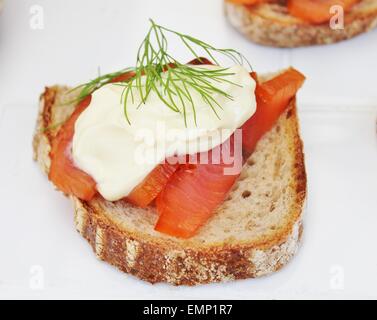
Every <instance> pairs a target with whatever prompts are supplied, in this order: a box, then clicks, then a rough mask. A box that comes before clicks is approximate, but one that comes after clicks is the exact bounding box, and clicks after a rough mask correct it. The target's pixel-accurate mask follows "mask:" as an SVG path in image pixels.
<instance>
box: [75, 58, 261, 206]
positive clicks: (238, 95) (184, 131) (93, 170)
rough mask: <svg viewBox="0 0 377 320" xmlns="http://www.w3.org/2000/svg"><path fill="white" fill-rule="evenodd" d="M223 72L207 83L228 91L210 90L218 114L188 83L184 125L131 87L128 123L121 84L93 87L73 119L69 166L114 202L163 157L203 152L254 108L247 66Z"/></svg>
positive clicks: (154, 97) (155, 100)
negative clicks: (222, 76)
mask: <svg viewBox="0 0 377 320" xmlns="http://www.w3.org/2000/svg"><path fill="white" fill-rule="evenodd" d="M191 67H192V68H205V69H216V68H220V67H218V66H212V65H202V66H191ZM228 71H229V75H227V76H226V79H227V80H229V81H226V82H224V81H223V82H213V85H214V86H216V87H218V88H219V89H220V90H222V91H225V92H226V93H228V94H229V95H230V96H232V99H229V98H227V97H225V96H223V95H221V94H218V93H216V94H214V95H213V98H214V99H215V100H216V101H217V102H218V104H219V105H220V106H221V108H219V107H216V112H217V113H218V116H219V117H216V115H215V114H214V112H213V110H212V109H211V107H210V106H209V105H208V103H206V102H205V101H203V99H202V98H201V97H200V95H199V94H198V93H197V92H196V91H194V90H192V89H190V88H189V91H190V94H191V96H192V99H193V104H194V105H195V114H196V124H195V121H194V118H195V117H194V110H193V109H192V107H191V103H190V102H189V101H188V100H187V99H185V100H186V101H185V106H186V119H187V125H186V126H185V124H184V121H183V119H184V118H183V116H182V114H181V113H178V112H175V111H173V110H171V109H169V108H168V107H167V106H166V105H165V104H164V103H163V102H162V101H161V99H160V98H159V97H158V95H157V94H156V93H154V92H151V94H150V95H149V97H148V99H147V101H146V102H145V104H141V101H140V98H139V95H138V94H137V91H134V92H133V96H134V101H132V99H130V98H129V100H128V103H127V112H128V117H129V119H130V122H131V123H130V124H129V123H128V122H127V121H126V118H125V115H124V105H123V103H122V102H121V97H122V91H123V87H122V86H120V85H119V84H108V85H105V86H103V87H102V88H100V89H98V90H96V91H95V92H94V93H93V94H92V100H91V103H90V105H89V106H88V108H87V109H86V110H85V111H84V112H82V114H81V115H80V116H79V118H78V119H77V121H76V124H75V133H74V137H73V142H72V156H73V160H74V163H75V165H76V166H77V167H78V168H80V169H81V170H83V171H85V172H86V173H88V174H89V175H91V176H92V177H93V179H94V180H95V181H96V182H97V189H98V192H99V193H100V194H101V195H102V196H103V197H104V198H105V199H107V200H109V201H115V200H119V199H121V198H123V197H126V196H127V195H128V194H129V193H130V192H131V191H132V189H133V188H134V187H135V186H136V185H138V184H139V183H140V182H141V181H143V179H144V178H145V177H146V176H147V175H148V174H149V173H150V172H151V171H152V170H153V169H154V168H155V167H156V166H157V165H158V164H159V163H161V162H162V161H163V160H164V159H165V158H167V157H169V156H172V155H185V154H195V153H197V152H205V151H208V150H210V149H212V148H214V147H216V146H217V145H220V144H221V143H223V142H224V141H225V140H227V139H228V138H229V136H230V135H231V134H232V133H233V132H234V131H235V130H236V129H237V128H239V127H241V126H242V124H243V123H244V122H245V121H246V120H248V119H249V118H250V117H251V116H252V115H253V113H254V112H255V109H256V101H255V94H254V90H255V81H254V80H253V79H252V78H251V77H250V75H249V73H248V71H247V70H246V69H245V68H244V67H242V66H239V65H235V66H233V67H230V68H229V70H228ZM143 80H145V79H143ZM235 84H236V85H235ZM163 94H164V93H163Z"/></svg>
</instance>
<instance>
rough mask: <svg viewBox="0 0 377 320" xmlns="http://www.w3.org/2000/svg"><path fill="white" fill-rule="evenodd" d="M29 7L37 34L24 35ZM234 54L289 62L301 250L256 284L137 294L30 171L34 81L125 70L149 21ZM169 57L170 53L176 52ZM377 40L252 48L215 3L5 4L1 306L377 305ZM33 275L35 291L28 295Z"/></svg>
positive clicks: (0, 93)
mask: <svg viewBox="0 0 377 320" xmlns="http://www.w3.org/2000/svg"><path fill="white" fill-rule="evenodd" d="M35 5H39V6H41V8H42V9H43V13H44V28H43V29H42V30H35V29H33V28H32V27H31V24H30V22H31V19H32V14H31V12H33V9H35V8H37V10H38V7H34V6H35ZM149 17H151V18H154V19H155V20H156V21H157V22H158V23H160V24H163V25H166V26H168V27H171V28H173V29H176V30H179V31H182V32H186V33H189V34H192V35H193V36H197V37H199V38H201V39H203V40H205V41H207V42H209V43H212V44H214V45H215V46H217V47H232V48H235V49H238V50H240V51H241V52H243V53H244V54H245V55H246V56H247V57H248V58H249V60H250V61H251V63H252V64H253V66H254V69H255V70H256V71H258V72H267V71H276V70H277V69H281V68H282V67H285V66H287V65H290V64H291V65H294V66H295V67H296V68H298V69H300V70H301V71H302V72H304V73H305V74H306V76H307V78H308V80H307V82H306V83H305V87H304V88H303V90H302V91H301V92H300V95H299V108H300V117H301V127H302V134H303V139H304V143H305V152H306V164H307V171H308V179H309V199H308V206H307V210H306V216H305V232H304V238H303V244H302V246H301V248H300V251H299V253H298V255H297V256H296V257H295V258H294V259H293V260H292V262H291V263H290V264H289V265H288V266H286V267H285V268H284V269H283V270H281V271H280V272H278V273H276V274H274V275H272V276H268V277H264V278H261V279H256V280H242V281H237V282H231V283H226V284H212V285H206V286H198V287H194V288H189V287H173V286H169V285H164V284H159V285H150V284H148V283H145V282H142V281H140V280H137V279H136V278H134V277H132V276H129V275H125V274H123V273H121V272H119V271H117V270H116V269H114V268H113V267H111V266H109V265H107V264H106V263H103V262H100V261H98V260H96V258H95V257H94V254H93V253H92V251H91V249H90V247H89V245H88V244H87V243H86V241H85V240H83V239H82V238H81V237H80V236H79V234H78V233H77V232H76V231H75V229H74V226H73V222H72V220H73V213H72V208H71V205H70V203H69V201H68V200H67V199H65V198H64V197H63V196H62V195H61V194H59V193H58V192H56V191H54V190H53V188H52V186H51V185H50V184H49V183H48V181H47V179H46V178H45V177H44V176H43V175H42V174H41V173H40V171H39V168H38V167H37V165H36V164H35V163H34V162H32V160H31V158H32V152H31V139H32V133H33V129H34V124H35V118H36V114H37V101H38V96H39V94H40V93H41V92H42V91H43V88H44V86H45V85H51V84H55V83H60V84H70V85H72V84H78V83H80V82H83V81H86V80H88V79H89V78H93V77H95V76H96V74H97V69H98V67H100V68H101V71H102V72H108V71H113V70H117V69H120V68H123V67H125V66H129V65H132V64H133V63H134V59H135V50H136V49H137V47H138V45H139V43H140V41H141V39H142V37H143V35H144V34H145V32H146V30H147V28H148V20H147V19H148V18H149ZM180 51H181V50H179V49H177V52H176V53H177V55H178V54H180ZM376 73H377V30H376V31H373V32H371V33H369V34H366V35H362V36H360V37H358V38H356V39H353V40H350V41H348V42H343V43H340V44H337V45H331V46H327V47H313V48H303V49H294V50H289V49H288V50H287V49H272V48H264V47H260V46H257V45H253V44H251V43H249V42H248V41H246V40H245V39H244V38H243V37H242V36H240V35H239V34H238V33H236V32H235V31H234V30H233V29H231V28H230V27H229V26H228V24H227V23H226V21H225V20H224V18H223V12H222V2H221V0H205V1H204V0H190V1H177V0H159V1H158V0H144V1H135V0H130V1H126V0H112V1H103V0H102V1H100V0H96V1H94V0H80V1H77V0H75V1H74V0H39V1H38V0H31V1H29V0H8V1H6V4H5V7H4V9H3V12H1V13H0V150H1V157H0V178H1V182H0V219H1V221H0V298H131V299H132V298H135V299H143V298H145V299H153V298H156V299H172V298H175V299H184V298H199V299H200V298H208V299H211V298H213V299H221V298H235V299H254V298H278V299H280V298H334V299H336V298H377V293H376V290H375V288H376V287H377V252H376V250H375V246H376V243H377V232H376V229H377V144H376V113H377V87H376ZM39 271H42V274H43V279H44V285H43V287H42V288H38V286H37V287H36V286H35V280H36V275H37V274H39Z"/></svg>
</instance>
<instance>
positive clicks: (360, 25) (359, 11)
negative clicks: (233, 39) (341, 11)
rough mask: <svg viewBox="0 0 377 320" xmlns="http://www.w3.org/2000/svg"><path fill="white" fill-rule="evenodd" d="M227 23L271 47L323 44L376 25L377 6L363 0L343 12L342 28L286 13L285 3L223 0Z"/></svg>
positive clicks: (359, 32)
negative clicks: (247, 4)
mask: <svg viewBox="0 0 377 320" xmlns="http://www.w3.org/2000/svg"><path fill="white" fill-rule="evenodd" d="M224 11H225V15H226V17H227V19H228V21H229V23H230V24H231V25H232V26H233V27H234V28H235V29H236V30H238V31H239V32H241V33H242V34H243V35H244V36H246V37H247V38H248V39H249V40H251V41H253V42H256V43H258V44H261V45H265V46H272V47H283V48H293V47H303V46H311V45H324V44H331V43H336V42H339V41H343V40H347V39H350V38H353V37H355V36H357V35H359V34H361V33H364V32H367V31H369V30H371V29H373V28H375V27H376V26H377V6H376V3H373V2H371V1H370V0H362V1H361V3H360V4H358V5H355V7H354V8H352V10H351V12H349V13H346V14H345V23H344V29H341V30H333V29H331V28H330V26H329V24H328V23H324V24H319V25H315V24H310V23H307V22H305V21H303V20H300V19H298V18H295V17H293V16H291V15H290V14H289V13H288V10H287V8H286V5H285V4H282V3H280V4H279V3H264V4H260V5H255V6H252V7H247V6H245V5H239V4H234V3H231V2H228V1H227V0H225V2H224Z"/></svg>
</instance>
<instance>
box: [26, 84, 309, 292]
mask: <svg viewBox="0 0 377 320" xmlns="http://www.w3.org/2000/svg"><path fill="white" fill-rule="evenodd" d="M67 90H68V88H66V87H61V86H54V87H47V88H46V89H45V92H44V93H43V94H42V95H41V98H40V109H39V115H38V121H37V127H36V132H35V136H34V141H33V146H34V157H35V159H36V160H37V161H38V163H39V165H40V167H41V168H42V170H43V171H44V172H45V173H46V174H47V173H48V171H49V167H50V158H49V151H50V145H51V139H52V138H53V137H54V135H55V134H56V133H57V131H58V129H59V126H60V124H61V123H63V122H64V121H65V120H66V119H67V118H68V117H69V115H70V114H71V113H72V111H73V110H74V105H72V104H70V105H69V104H66V103H64V102H66V101H67V100H70V99H72V97H74V95H75V94H77V93H74V92H73V93H70V94H69V95H64V94H65V93H66V92H67ZM295 103H296V102H295V99H293V100H292V101H291V103H290V105H289V107H288V109H287V111H286V112H285V113H284V114H282V115H281V117H280V119H279V121H278V123H277V124H276V126H275V127H274V128H273V129H272V130H271V131H270V132H269V133H267V134H266V135H265V136H264V137H263V138H262V140H261V141H260V142H259V143H258V145H257V148H256V151H255V152H254V154H253V155H252V156H251V157H250V158H249V159H248V161H247V163H246V165H245V167H244V168H243V171H242V173H241V176H240V178H239V179H238V181H237V183H236V184H235V186H234V187H233V190H232V191H231V192H230V194H229V197H228V199H227V200H226V201H225V202H224V203H223V204H222V206H221V207H220V208H219V209H218V210H217V212H216V214H215V215H214V216H213V217H212V218H211V219H210V221H209V222H208V223H207V224H206V225H205V226H203V227H202V228H201V229H200V231H199V233H198V234H197V235H196V236H194V237H192V238H190V239H187V240H182V239H178V238H174V237H171V236H167V235H164V234H161V233H159V232H157V231H155V230H154V229H153V227H154V225H155V222H156V220H157V214H156V210H155V208H153V207H150V208H148V209H140V208H137V207H134V206H132V205H131V204H129V203H127V202H125V201H118V202H115V203H112V202H108V201H106V200H104V199H103V198H101V197H100V196H97V197H96V198H95V199H93V200H92V201H89V202H86V201H81V200H79V199H77V198H75V197H71V199H72V201H73V204H74V212H75V214H74V221H75V225H76V228H77V230H78V231H79V233H81V235H82V236H83V237H84V238H86V239H87V240H88V241H89V243H90V245H91V246H92V248H93V250H94V252H95V254H96V255H97V257H98V258H99V259H102V260H104V261H106V262H108V263H111V264H112V265H114V266H116V267H118V268H119V269H120V270H122V271H124V272H127V273H130V274H133V275H135V276H137V277H139V278H140V279H143V280H146V281H149V282H151V283H155V282H168V283H172V284H175V285H196V284H202V283H209V282H219V281H227V280H234V279H244V278H249V277H259V276H262V275H266V274H269V273H271V272H274V271H276V270H278V269H280V268H281V267H282V266H283V265H285V264H286V263H287V262H288V261H289V260H290V259H291V257H292V256H293V255H294V254H295V253H296V251H297V249H298V246H299V240H300V237H301V233H302V210H303V206H304V200H305V195H306V174H305V166H304V155H303V149H302V142H301V139H300V136H299V127H298V119H297V115H296V105H295ZM46 128H47V129H46Z"/></svg>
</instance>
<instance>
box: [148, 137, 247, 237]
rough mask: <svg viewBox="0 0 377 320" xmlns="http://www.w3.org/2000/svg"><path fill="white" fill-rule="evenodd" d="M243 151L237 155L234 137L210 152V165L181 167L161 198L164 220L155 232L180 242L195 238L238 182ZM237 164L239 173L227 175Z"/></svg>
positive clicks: (160, 221)
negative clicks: (177, 239)
mask: <svg viewBox="0 0 377 320" xmlns="http://www.w3.org/2000/svg"><path fill="white" fill-rule="evenodd" d="M241 148H242V147H240V148H239V152H235V150H237V148H236V149H235V147H234V135H233V136H231V138H229V139H228V140H227V141H226V142H225V143H223V144H222V145H220V146H217V147H215V148H214V149H212V150H211V151H209V154H208V163H199V164H192V165H190V164H186V165H181V166H180V167H179V169H178V170H177V171H176V172H175V173H174V175H173V176H172V178H171V179H170V180H169V182H168V183H167V185H166V186H165V188H164V189H163V190H162V192H161V193H160V194H159V195H158V196H157V199H156V206H157V211H158V213H159V215H160V217H159V219H158V222H157V224H156V226H155V229H156V230H157V231H160V232H163V233H165V234H169V235H172V236H175V237H180V238H189V237H191V236H192V235H193V234H195V233H196V232H197V230H198V229H199V228H200V227H201V226H202V225H203V224H204V223H205V222H206V221H207V220H208V219H209V218H210V217H211V216H212V215H213V212H214V210H215V209H216V208H217V207H218V206H219V204H221V203H222V202H223V201H224V200H225V197H226V195H227V193H228V192H229V190H230V189H231V187H232V186H233V184H234V182H235V181H236V180H237V178H238V176H239V174H240V169H241V166H242V151H241ZM228 159H229V160H231V161H228ZM237 164H239V169H238V170H237V169H236V170H232V171H235V172H234V173H231V174H230V173H229V174H227V172H226V170H225V169H231V168H232V167H233V166H237Z"/></svg>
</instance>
